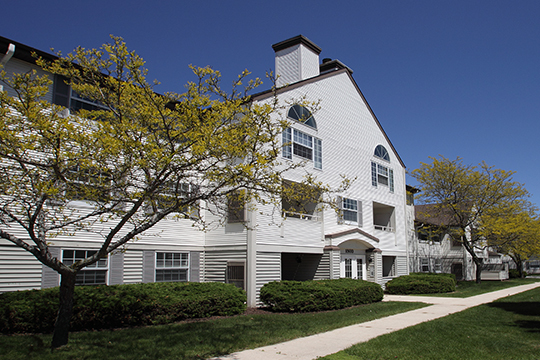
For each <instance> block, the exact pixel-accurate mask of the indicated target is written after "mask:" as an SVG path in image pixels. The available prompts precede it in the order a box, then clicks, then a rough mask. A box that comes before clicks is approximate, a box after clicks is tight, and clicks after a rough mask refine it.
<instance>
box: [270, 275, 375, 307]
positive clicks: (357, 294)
mask: <svg viewBox="0 0 540 360" xmlns="http://www.w3.org/2000/svg"><path fill="white" fill-rule="evenodd" d="M260 298H261V301H262V302H263V303H264V304H265V305H266V306H268V307H269V308H270V309H271V310H272V311H277V312H312V311H322V310H336V309H343V308H346V307H350V306H354V305H360V304H369V303H372V302H376V301H381V300H382V298H383V291H382V289H381V287H380V285H378V284H375V283H372V282H367V281H363V280H353V279H336V280H320V281H286V280H284V281H274V282H270V283H268V284H265V285H264V286H263V287H262V289H261V294H260Z"/></svg>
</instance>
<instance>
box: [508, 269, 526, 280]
mask: <svg viewBox="0 0 540 360" xmlns="http://www.w3.org/2000/svg"><path fill="white" fill-rule="evenodd" d="M526 276H527V272H526V271H525V270H523V277H526ZM508 277H509V278H510V279H519V278H521V276H519V270H518V269H509V270H508Z"/></svg>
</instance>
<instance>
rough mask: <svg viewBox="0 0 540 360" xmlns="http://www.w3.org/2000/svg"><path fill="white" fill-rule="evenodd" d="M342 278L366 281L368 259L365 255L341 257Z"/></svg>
mask: <svg viewBox="0 0 540 360" xmlns="http://www.w3.org/2000/svg"><path fill="white" fill-rule="evenodd" d="M339 275H340V277H342V278H349V279H362V280H366V279H367V275H366V257H365V256H364V255H341V263H340V274H339Z"/></svg>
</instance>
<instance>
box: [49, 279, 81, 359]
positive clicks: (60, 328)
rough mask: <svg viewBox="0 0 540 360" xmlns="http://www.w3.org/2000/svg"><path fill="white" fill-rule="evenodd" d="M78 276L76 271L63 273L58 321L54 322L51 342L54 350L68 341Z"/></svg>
mask: <svg viewBox="0 0 540 360" xmlns="http://www.w3.org/2000/svg"><path fill="white" fill-rule="evenodd" d="M76 276H77V274H76V273H74V272H73V273H72V272H68V273H63V274H62V275H61V282H60V306H59V308H58V316H57V317H56V322H55V323H54V333H53V338H52V343H51V348H52V349H53V350H54V349H56V348H58V347H60V346H63V345H67V343H68V338H69V323H70V321H71V314H72V312H73V295H74V292H75V278H76Z"/></svg>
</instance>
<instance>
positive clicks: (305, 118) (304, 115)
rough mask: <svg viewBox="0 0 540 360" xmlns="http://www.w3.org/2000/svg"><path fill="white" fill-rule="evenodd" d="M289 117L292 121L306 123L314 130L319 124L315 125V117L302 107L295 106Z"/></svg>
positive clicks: (290, 110) (291, 109) (292, 107)
mask: <svg viewBox="0 0 540 360" xmlns="http://www.w3.org/2000/svg"><path fill="white" fill-rule="evenodd" d="M287 116H289V117H290V118H291V119H294V120H296V121H300V122H301V123H304V124H306V125H307V126H311V127H312V128H314V129H316V128H317V124H316V123H315V118H314V117H313V115H311V111H309V110H308V109H306V108H305V107H304V106H302V105H298V104H295V105H293V106H291V108H290V109H289V113H288V114H287Z"/></svg>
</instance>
